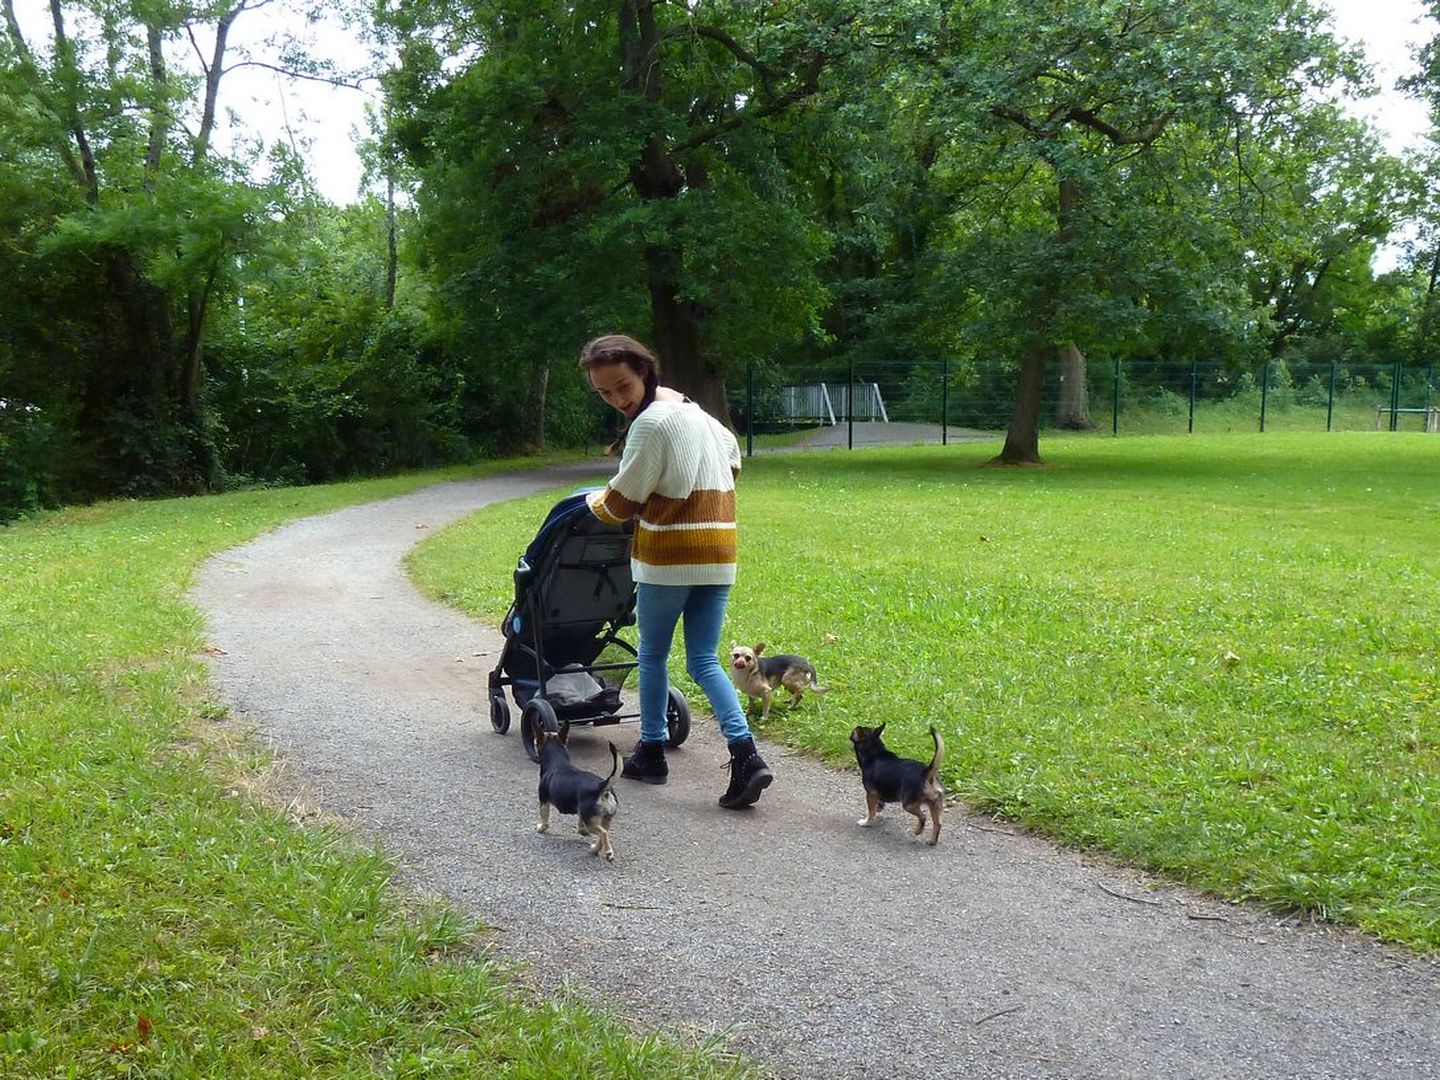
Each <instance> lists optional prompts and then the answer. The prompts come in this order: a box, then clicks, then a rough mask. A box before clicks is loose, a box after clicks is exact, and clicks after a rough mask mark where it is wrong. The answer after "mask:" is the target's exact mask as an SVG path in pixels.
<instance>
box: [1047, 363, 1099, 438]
mask: <svg viewBox="0 0 1440 1080" xmlns="http://www.w3.org/2000/svg"><path fill="white" fill-rule="evenodd" d="M1055 355H1056V359H1057V360H1058V361H1059V362H1060V403H1059V404H1058V405H1057V406H1056V408H1055V426H1056V427H1058V428H1066V429H1068V430H1071V431H1089V430H1090V429H1091V428H1093V427H1094V426H1095V422H1094V420H1092V419H1091V418H1090V392H1089V390H1088V389H1087V388H1086V386H1085V354H1084V353H1083V352H1081V351H1080V346H1078V345H1076V344H1075V343H1074V342H1073V341H1072V342H1069V343H1068V344H1065V345H1061V346H1060V347H1059V348H1058V349H1056V350H1055Z"/></svg>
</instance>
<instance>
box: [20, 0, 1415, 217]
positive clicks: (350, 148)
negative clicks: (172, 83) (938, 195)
mask: <svg viewBox="0 0 1440 1080" xmlns="http://www.w3.org/2000/svg"><path fill="white" fill-rule="evenodd" d="M1329 4H1330V7H1331V8H1332V10H1333V11H1334V14H1335V28H1336V31H1337V33H1338V34H1339V35H1340V36H1341V37H1344V38H1349V39H1351V40H1354V41H1358V42H1361V43H1363V44H1364V45H1365V48H1366V52H1367V54H1368V55H1369V57H1370V60H1371V63H1372V64H1373V65H1374V66H1375V74H1376V80H1377V82H1378V83H1379V84H1380V86H1381V88H1382V90H1381V93H1380V94H1379V95H1378V96H1376V97H1375V98H1372V99H1370V100H1369V101H1366V102H1363V103H1360V104H1358V105H1357V106H1356V108H1357V111H1359V112H1361V113H1362V114H1364V115H1366V116H1369V117H1370V118H1371V119H1372V120H1373V121H1374V122H1375V123H1376V125H1377V127H1379V128H1380V129H1381V130H1382V131H1384V132H1385V133H1386V142H1387V145H1388V146H1389V148H1390V149H1391V150H1392V151H1399V150H1402V149H1406V148H1410V147H1414V146H1416V145H1418V144H1419V143H1420V142H1421V141H1422V139H1423V137H1424V134H1425V133H1426V132H1427V131H1428V129H1429V119H1428V117H1427V115H1426V111H1425V108H1424V106H1423V105H1421V104H1420V103H1419V102H1416V101H1414V100H1413V99H1410V98H1407V97H1406V96H1404V95H1403V94H1400V93H1399V92H1398V91H1396V90H1395V89H1394V84H1395V81H1396V80H1397V79H1398V78H1400V77H1402V76H1403V75H1405V74H1408V73H1409V72H1411V71H1413V69H1414V64H1413V61H1412V60H1411V52H1412V46H1413V45H1414V44H1416V43H1417V42H1418V41H1420V40H1422V39H1423V38H1424V37H1426V36H1428V35H1429V33H1430V32H1431V30H1432V28H1433V27H1434V26H1435V24H1434V23H1432V22H1429V21H1428V20H1427V21H1426V22H1425V23H1424V24H1419V23H1417V20H1418V19H1419V18H1420V17H1421V15H1422V13H1423V9H1422V4H1421V0H1329ZM284 6H285V5H284V3H283V0H280V2H279V3H275V4H271V5H269V6H267V7H265V8H262V9H260V10H258V11H253V12H247V13H245V14H244V15H242V16H241V17H240V18H239V19H237V20H236V22H235V29H234V32H233V33H232V42H233V43H239V42H242V41H252V40H256V39H258V38H259V37H260V36H262V34H263V30H262V27H263V26H264V25H265V24H267V23H269V22H270V20H272V19H275V20H277V23H278V19H279V16H280V15H281V14H282V13H283V10H284ZM16 9H17V12H18V14H19V18H20V22H21V25H22V26H24V27H26V31H27V33H28V34H30V35H31V36H32V40H35V41H39V40H41V35H42V33H43V31H44V30H45V28H47V27H48V24H49V16H48V11H47V0H16ZM279 25H283V24H279ZM315 40H316V42H317V53H318V54H319V55H322V56H326V57H328V58H330V59H334V60H337V61H339V62H341V63H349V64H352V65H353V64H358V63H359V62H361V60H362V59H363V56H364V50H363V48H362V47H361V46H360V44H359V43H358V42H357V41H356V40H355V38H354V35H353V34H352V33H349V32H347V31H345V30H344V29H342V28H340V27H339V26H338V25H330V26H326V25H324V24H322V25H321V26H320V27H318V28H316V31H315ZM367 100H371V98H370V97H369V96H367V95H366V94H364V93H361V92H360V91H356V90H348V89H337V88H331V87H326V86H323V85H320V84H318V83H313V82H308V81H294V80H288V81H287V80H285V79H283V78H281V77H279V76H277V75H276V74H274V73H272V72H266V71H263V70H261V69H254V68H250V69H240V70H236V71H232V72H230V73H229V74H227V75H226V77H225V80H224V82H223V83H222V84H221V106H222V109H224V108H229V109H233V110H234V111H235V112H236V113H238V114H239V115H240V117H241V119H242V125H243V126H242V129H241V130H242V132H243V133H247V134H250V135H260V136H262V137H263V138H265V139H266V140H267V141H273V140H276V139H281V138H285V137H287V133H286V122H287V121H288V125H289V132H290V133H291V134H293V136H294V137H295V138H296V139H297V141H298V142H299V143H300V144H301V151H302V154H304V156H305V157H306V159H307V160H308V162H309V165H310V170H311V174H312V176H313V178H314V180H315V184H316V186H317V187H318V188H319V190H320V193H321V194H322V195H324V196H325V197H326V198H327V199H329V200H330V201H331V202H334V203H341V204H343V203H348V202H352V201H354V200H355V198H356V197H357V195H358V194H359V185H360V175H361V165H360V160H359V156H358V154H357V153H356V150H355V140H356V138H357V137H358V136H359V135H362V134H364V132H365V120H364V108H365V104H366V102H367ZM222 122H223V118H222ZM226 137H227V133H226V132H225V131H224V130H217V142H223V140H224V139H225V138H226Z"/></svg>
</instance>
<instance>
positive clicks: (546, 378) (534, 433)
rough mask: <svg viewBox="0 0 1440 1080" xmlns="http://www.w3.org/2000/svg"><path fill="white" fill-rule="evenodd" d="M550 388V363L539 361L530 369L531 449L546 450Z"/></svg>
mask: <svg viewBox="0 0 1440 1080" xmlns="http://www.w3.org/2000/svg"><path fill="white" fill-rule="evenodd" d="M549 388H550V362H549V361H548V360H541V361H538V362H537V363H536V364H535V366H534V367H533V368H531V369H530V448H531V449H532V450H543V449H545V394H546V392H547V391H548V390H549Z"/></svg>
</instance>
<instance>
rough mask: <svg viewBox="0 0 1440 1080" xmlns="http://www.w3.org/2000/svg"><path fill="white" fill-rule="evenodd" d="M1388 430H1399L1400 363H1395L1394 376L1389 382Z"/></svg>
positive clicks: (1397, 361)
mask: <svg viewBox="0 0 1440 1080" xmlns="http://www.w3.org/2000/svg"><path fill="white" fill-rule="evenodd" d="M1390 430H1391V431H1399V430H1400V361H1399V360H1396V361H1395V375H1394V377H1393V378H1392V379H1391V380H1390Z"/></svg>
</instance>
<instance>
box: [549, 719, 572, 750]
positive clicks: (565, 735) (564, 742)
mask: <svg viewBox="0 0 1440 1080" xmlns="http://www.w3.org/2000/svg"><path fill="white" fill-rule="evenodd" d="M551 738H553V739H558V740H559V742H560V745H561V746H569V745H570V725H569V724H561V725H560V730H559V731H557V732H555V734H553V735H552V736H551Z"/></svg>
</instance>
